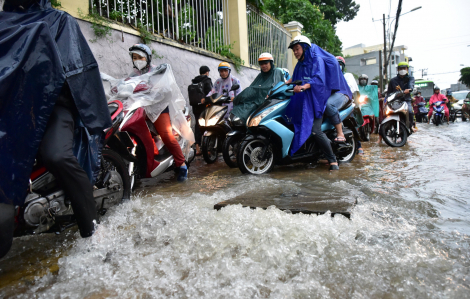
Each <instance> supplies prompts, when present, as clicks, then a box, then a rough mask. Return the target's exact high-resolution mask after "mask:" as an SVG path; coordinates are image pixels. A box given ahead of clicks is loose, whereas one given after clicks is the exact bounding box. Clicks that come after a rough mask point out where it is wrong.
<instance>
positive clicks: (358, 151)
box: [357, 140, 364, 156]
mask: <svg viewBox="0 0 470 299" xmlns="http://www.w3.org/2000/svg"><path fill="white" fill-rule="evenodd" d="M357 146H358V148H357V153H358V154H359V155H361V156H362V155H364V149H363V148H362V143H361V142H360V141H359V140H358V141H357Z"/></svg>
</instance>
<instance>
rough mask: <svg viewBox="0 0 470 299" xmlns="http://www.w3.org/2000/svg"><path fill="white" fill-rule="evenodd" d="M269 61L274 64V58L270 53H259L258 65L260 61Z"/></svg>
mask: <svg viewBox="0 0 470 299" xmlns="http://www.w3.org/2000/svg"><path fill="white" fill-rule="evenodd" d="M269 60H271V61H272V62H273V63H274V58H273V56H272V55H271V54H270V53H267V52H266V53H261V55H260V56H259V58H258V63H260V62H261V61H269Z"/></svg>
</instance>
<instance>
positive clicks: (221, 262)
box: [0, 121, 470, 298]
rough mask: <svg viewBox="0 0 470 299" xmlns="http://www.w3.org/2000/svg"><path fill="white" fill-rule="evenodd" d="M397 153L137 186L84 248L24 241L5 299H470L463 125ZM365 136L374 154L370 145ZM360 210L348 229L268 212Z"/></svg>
mask: <svg viewBox="0 0 470 299" xmlns="http://www.w3.org/2000/svg"><path fill="white" fill-rule="evenodd" d="M418 128H419V131H418V132H417V133H416V134H414V135H412V136H411V137H410V138H409V143H408V144H407V145H406V146H404V147H402V148H390V147H388V146H386V145H385V144H381V145H377V144H375V143H364V144H363V146H364V149H365V155H364V156H362V157H359V156H356V158H355V159H354V161H353V162H352V163H349V164H343V165H340V168H341V170H340V171H339V172H333V173H330V172H329V171H328V167H327V166H324V165H318V164H296V165H290V166H282V167H275V168H274V170H273V171H272V172H271V173H269V174H267V175H262V176H252V175H242V174H241V173H240V171H239V170H238V169H230V168H228V167H227V166H226V165H225V163H224V162H223V160H222V158H221V157H220V160H219V161H218V162H217V163H215V164H212V165H206V164H205V163H204V161H203V160H202V159H199V158H198V160H196V161H195V162H194V163H193V164H192V166H191V168H190V170H189V175H190V179H189V180H188V181H187V182H185V183H183V184H177V183H176V182H175V177H174V174H173V173H171V172H169V173H165V174H164V175H163V176H162V177H160V178H159V179H158V180H157V179H145V180H142V182H140V186H139V188H138V189H137V190H136V192H135V196H134V197H133V199H132V200H131V201H130V202H127V203H124V204H122V205H119V206H116V207H113V208H112V209H110V211H108V213H107V214H106V215H105V216H104V217H103V219H102V222H101V224H100V225H99V227H98V230H97V232H96V233H95V235H94V236H93V237H92V238H89V239H81V238H79V235H78V232H77V230H76V229H71V230H69V231H67V232H66V233H63V234H61V235H42V236H30V237H22V238H18V239H15V240H14V244H13V248H12V250H11V251H10V253H9V254H8V255H7V256H6V257H5V258H3V259H2V260H0V297H1V298H470V283H469V280H470V259H469V258H470V206H469V204H468V201H469V200H470V164H469V163H470V159H469V156H470V136H469V132H470V123H461V122H460V121H459V122H457V123H455V124H451V125H450V126H447V125H444V126H439V127H435V126H432V125H426V124H418ZM376 136H377V135H373V140H372V141H376V140H377V137H376ZM289 198H292V200H293V201H295V200H299V198H300V201H303V200H304V199H307V200H308V199H312V200H316V201H321V202H326V203H328V202H332V203H334V202H349V203H351V202H356V204H355V206H354V207H353V208H352V210H351V218H350V219H348V218H346V217H344V216H342V215H339V214H337V215H335V216H334V217H331V214H330V213H329V212H326V213H325V214H322V215H315V214H310V215H307V214H301V213H300V214H293V213H290V212H289V211H281V210H279V209H277V208H275V207H274V206H270V205H269V204H268V205H266V207H267V209H250V208H248V207H245V208H244V207H242V205H229V206H227V207H224V208H222V209H220V210H219V211H217V210H214V205H215V204H217V203H219V202H223V201H230V200H234V199H245V200H251V201H253V199H255V201H256V199H258V200H259V201H260V203H261V202H270V201H276V199H277V200H278V201H279V202H282V203H283V204H288V203H289V202H288V201H289Z"/></svg>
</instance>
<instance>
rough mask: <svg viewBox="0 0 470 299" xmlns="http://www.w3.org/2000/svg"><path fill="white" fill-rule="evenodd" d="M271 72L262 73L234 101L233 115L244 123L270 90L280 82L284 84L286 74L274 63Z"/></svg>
mask: <svg viewBox="0 0 470 299" xmlns="http://www.w3.org/2000/svg"><path fill="white" fill-rule="evenodd" d="M270 63H271V70H270V71H269V72H266V73H264V72H261V73H260V74H259V75H258V76H257V77H256V78H255V80H254V81H253V83H251V85H250V86H248V87H247V88H245V89H244V90H243V91H242V92H241V93H240V94H239V95H237V96H236V97H235V98H234V99H233V105H234V107H233V110H232V112H231V113H232V114H233V115H236V116H238V117H240V119H241V120H242V121H243V123H245V122H246V120H247V118H248V116H249V115H250V114H251V113H252V112H253V111H255V110H256V108H258V107H259V106H260V105H261V104H263V102H264V101H265V100H266V96H267V95H268V92H269V90H270V89H271V88H272V87H273V86H274V85H275V84H277V83H278V82H284V73H283V72H282V70H281V69H278V68H274V65H273V63H272V61H270Z"/></svg>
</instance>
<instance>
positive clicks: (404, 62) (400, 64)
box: [398, 61, 410, 68]
mask: <svg viewBox="0 0 470 299" xmlns="http://www.w3.org/2000/svg"><path fill="white" fill-rule="evenodd" d="M400 66H401V67H403V66H406V68H409V67H410V65H409V64H408V62H406V61H402V62H399V63H398V68H400Z"/></svg>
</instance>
